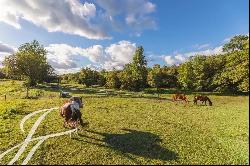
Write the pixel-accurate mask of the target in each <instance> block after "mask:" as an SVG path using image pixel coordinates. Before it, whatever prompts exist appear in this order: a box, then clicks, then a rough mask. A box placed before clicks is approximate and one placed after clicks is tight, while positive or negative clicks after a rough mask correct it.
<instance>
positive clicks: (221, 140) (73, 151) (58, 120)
mask: <svg viewBox="0 0 250 166" xmlns="http://www.w3.org/2000/svg"><path fill="white" fill-rule="evenodd" d="M63 87H64V91H68V92H70V93H71V95H75V96H83V100H84V104H85V105H84V108H83V109H81V112H82V114H83V118H84V120H85V121H87V122H88V123H89V125H88V126H87V127H83V128H81V129H80V130H79V131H78V135H73V137H72V139H71V138H70V137H69V135H63V136H60V137H54V138H49V139H48V140H46V141H45V142H44V143H42V144H41V145H40V146H39V148H38V149H37V151H36V152H35V153H34V155H33V157H32V158H31V160H30V161H29V163H28V164H46V165H47V164H49V165H51V164H131V165H133V164H249V148H248V145H249V126H248V125H249V112H248V110H249V96H224V95H220V94H216V93H214V94H208V96H209V97H210V99H211V100H212V102H213V106H204V105H202V104H201V103H200V102H199V101H198V105H194V104H193V103H192V102H190V103H189V104H187V105H185V104H183V103H181V102H178V103H173V102H172V101H171V94H170V93H167V92H166V93H165V94H161V95H160V99H158V98H157V94H152V93H147V92H145V93H141V92H138V93H132V92H124V91H110V92H109V93H108V94H105V93H103V91H102V90H100V89H101V88H93V89H91V88H84V87H83V86H80V85H63ZM4 94H6V95H7V100H6V101H4ZM194 95H195V93H193V94H192V93H191V94H188V95H187V96H188V98H189V100H190V101H192V100H193V96H194ZM30 96H32V97H33V98H32V99H25V98H24V97H25V89H24V88H22V86H21V82H19V81H11V80H0V99H1V100H0V126H1V127H0V154H1V153H3V152H4V151H6V150H7V149H9V148H11V147H13V146H15V145H17V144H19V143H21V142H22V141H24V140H25V138H26V136H27V131H29V129H30V128H31V127H32V125H33V123H34V122H35V121H36V119H37V118H38V117H39V116H40V115H41V113H40V114H38V115H35V116H34V117H32V118H31V119H29V120H28V121H27V122H26V123H25V126H24V127H25V129H26V130H25V131H26V132H25V134H24V133H22V132H21V130H20V128H19V123H20V121H21V119H22V118H23V117H24V116H25V115H27V114H29V113H31V112H33V111H37V110H39V109H44V108H51V107H57V106H61V105H62V103H63V102H64V101H65V99H63V98H59V92H58V90H56V89H53V88H52V87H50V86H49V85H40V86H39V87H38V88H36V89H31V91H30ZM66 130H69V129H65V128H64V127H63V118H62V117H60V115H59V111H58V110H56V111H52V112H51V113H49V114H48V115H47V116H46V118H45V119H44V120H43V121H42V123H41V124H40V125H39V127H38V129H37V131H36V133H35V134H34V136H33V137H38V136H42V135H47V134H51V133H57V132H61V131H66ZM37 142H38V141H33V142H32V143H30V144H29V145H28V147H27V148H26V150H25V152H24V153H23V154H22V156H21V157H20V158H19V160H18V161H17V162H16V163H15V164H21V163H22V161H23V160H24V159H25V157H26V156H27V154H28V153H29V151H30V150H31V148H32V147H33V146H34V145H35V144H36V143H37ZM17 151H18V149H16V150H15V151H13V152H11V153H9V154H7V155H6V156H4V157H3V159H2V160H0V164H2V165H4V164H8V162H9V161H10V160H11V159H12V158H13V157H14V155H15V154H16V152H17Z"/></svg>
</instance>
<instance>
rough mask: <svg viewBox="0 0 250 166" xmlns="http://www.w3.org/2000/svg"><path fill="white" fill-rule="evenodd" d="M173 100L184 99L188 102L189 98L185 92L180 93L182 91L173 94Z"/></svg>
mask: <svg viewBox="0 0 250 166" xmlns="http://www.w3.org/2000/svg"><path fill="white" fill-rule="evenodd" d="M172 99H173V101H178V100H182V101H185V102H186V103H188V102H189V101H188V99H187V97H186V95H185V94H180V93H176V94H174V95H173V96H172Z"/></svg>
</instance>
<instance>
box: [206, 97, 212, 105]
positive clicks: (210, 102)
mask: <svg viewBox="0 0 250 166" xmlns="http://www.w3.org/2000/svg"><path fill="white" fill-rule="evenodd" d="M207 100H208V102H209V105H210V106H212V104H213V103H212V101H211V100H210V99H209V98H208V97H207Z"/></svg>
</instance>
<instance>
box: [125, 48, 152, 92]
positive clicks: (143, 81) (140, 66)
mask: <svg viewBox="0 0 250 166" xmlns="http://www.w3.org/2000/svg"><path fill="white" fill-rule="evenodd" d="M143 51H144V50H143V47H142V46H140V47H137V49H136V51H135V54H134V56H133V61H132V63H130V64H127V65H125V68H124V70H123V72H122V76H121V77H122V80H121V81H122V88H124V89H129V90H133V91H139V90H142V89H143V88H145V87H146V86H147V61H146V59H145V56H144V54H143Z"/></svg>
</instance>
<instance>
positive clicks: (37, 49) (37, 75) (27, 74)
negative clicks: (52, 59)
mask: <svg viewBox="0 0 250 166" xmlns="http://www.w3.org/2000/svg"><path fill="white" fill-rule="evenodd" d="M46 54H47V51H46V50H45V48H44V47H43V46H42V45H40V44H39V42H38V41H36V40H34V41H32V42H31V43H25V44H23V45H21V46H20V47H19V48H18V51H17V52H16V53H14V54H12V55H10V56H8V57H6V58H5V60H4V62H3V65H4V71H5V73H6V75H7V76H8V77H9V78H16V79H22V80H24V81H25V83H24V86H25V87H26V88H27V91H26V97H27V98H28V97H29V89H30V87H32V86H35V85H36V84H37V83H40V82H42V81H44V79H45V78H47V77H48V76H49V75H51V74H52V73H53V68H52V67H51V66H50V65H49V64H48V62H47V59H46Z"/></svg>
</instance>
